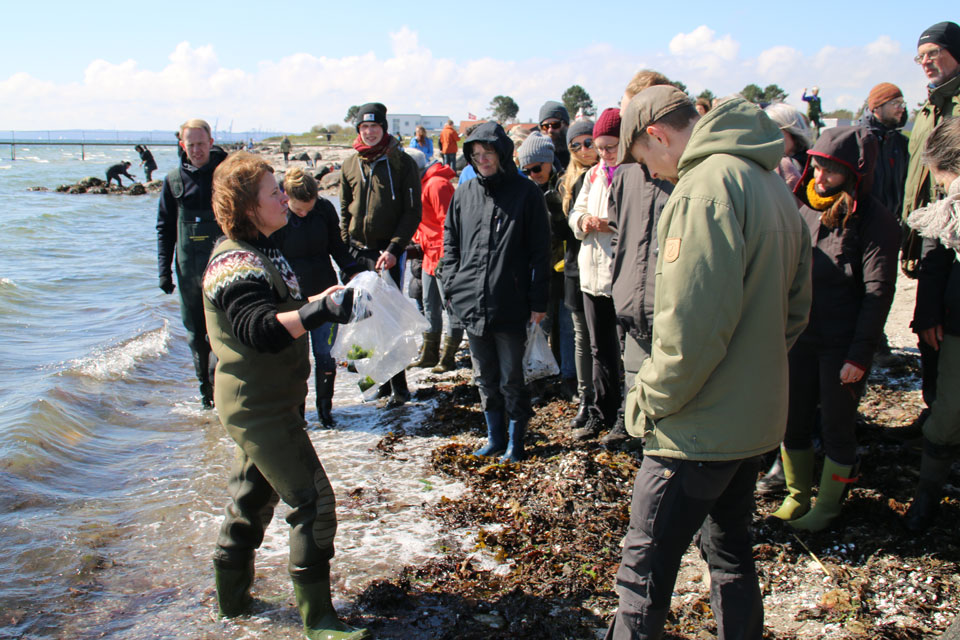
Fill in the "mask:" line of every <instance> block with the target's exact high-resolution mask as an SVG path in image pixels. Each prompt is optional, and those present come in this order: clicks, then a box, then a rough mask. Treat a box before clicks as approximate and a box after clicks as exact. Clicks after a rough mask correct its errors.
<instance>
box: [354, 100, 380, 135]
mask: <svg viewBox="0 0 960 640" xmlns="http://www.w3.org/2000/svg"><path fill="white" fill-rule="evenodd" d="M364 122H373V123H375V124H378V125H380V126H381V127H383V132H384V133H386V132H387V108H386V107H385V106H383V105H382V104H380V103H379V102H368V103H367V104H365V105H363V106H361V107H360V110H359V111H357V132H359V131H360V125H361V124H363V123H364Z"/></svg>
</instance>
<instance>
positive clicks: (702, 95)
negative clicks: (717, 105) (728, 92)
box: [697, 89, 717, 102]
mask: <svg viewBox="0 0 960 640" xmlns="http://www.w3.org/2000/svg"><path fill="white" fill-rule="evenodd" d="M716 97H717V96H715V95H713V91H710V89H704V90H703V91H701V92H700V95H698V96H697V100H699V99H700V98H703V99H704V100H708V101H710V102H713V99H714V98H716Z"/></svg>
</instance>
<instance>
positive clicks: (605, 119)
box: [593, 107, 620, 138]
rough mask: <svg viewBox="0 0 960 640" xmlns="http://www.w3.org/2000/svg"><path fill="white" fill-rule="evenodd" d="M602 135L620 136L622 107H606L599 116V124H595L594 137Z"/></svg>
mask: <svg viewBox="0 0 960 640" xmlns="http://www.w3.org/2000/svg"><path fill="white" fill-rule="evenodd" d="M600 136H613V137H614V138H619V137H620V109H618V108H616V107H611V108H610V109H604V110H603V113H601V114H600V117H599V118H597V124H595V125H593V137H594V138H599V137H600Z"/></svg>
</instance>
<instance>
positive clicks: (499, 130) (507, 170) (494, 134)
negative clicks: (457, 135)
mask: <svg viewBox="0 0 960 640" xmlns="http://www.w3.org/2000/svg"><path fill="white" fill-rule="evenodd" d="M477 142H483V143H485V144H489V145H491V146H492V147H493V148H494V149H496V151H497V156H499V158H500V171H499V172H498V173H497V174H496V175H508V176H512V175H516V174H517V166H516V165H515V164H514V163H513V140H511V139H510V136H508V135H507V132H506V131H504V130H503V127H501V126H500V125H499V124H497V123H496V122H484V123H483V124H481V125H480V126H479V127H477V128H476V129H474V130H473V133H471V134H470V136H469V137H468V138H467V140H466V142H464V143H463V155H464V156H465V157H466V158H467V161H468V162H469V163H470V166H471V167H473V170H474V171H477V165H476V164H474V162H473V145H474V144H476V143H477ZM477 177H478V178H480V180H481V181H482V182H489V181H490V178H495V177H496V176H490V178H486V179H485V178H484V177H483V176H481V175H480V172H479V171H477Z"/></svg>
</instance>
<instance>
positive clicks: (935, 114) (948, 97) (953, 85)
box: [901, 75, 960, 277]
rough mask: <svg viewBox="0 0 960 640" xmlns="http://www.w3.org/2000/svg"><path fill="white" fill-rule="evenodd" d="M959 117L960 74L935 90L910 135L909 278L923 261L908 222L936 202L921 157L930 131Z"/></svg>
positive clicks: (905, 201)
mask: <svg viewBox="0 0 960 640" xmlns="http://www.w3.org/2000/svg"><path fill="white" fill-rule="evenodd" d="M957 115H960V75H956V76H954V77H953V78H952V79H950V80H947V81H946V82H944V83H943V84H942V85H940V86H939V87H937V88H936V89H932V90H931V91H930V94H929V98H928V99H927V101H926V102H925V103H924V105H923V107H922V108H921V109H920V111H919V112H917V118H916V120H914V123H913V129H912V130H911V132H910V146H909V149H910V159H909V160H908V161H907V182H906V186H905V187H904V192H903V213H902V215H901V218H902V220H903V221H904V230H903V231H904V233H903V256H902V257H901V263H902V265H903V270H904V273H906V274H907V275H909V276H910V277H916V275H917V273H916V272H917V267H918V265H917V263H918V261H919V259H920V245H921V238H920V237H919V236H918V235H917V234H916V232H914V231H913V230H912V229H910V228H909V227H906V226H905V225H906V219H907V216H909V215H910V214H911V213H913V211H914V210H916V209H919V208H920V207H925V206H927V205H928V204H930V203H931V202H933V201H934V200H936V199H937V198H936V196H935V195H934V187H935V186H936V185H935V184H934V181H933V180H932V179H931V177H930V169H928V168H927V167H926V166H925V165H924V164H923V162H922V161H921V158H920V155H921V153H922V152H923V147H924V145H925V144H926V143H927V138H928V137H929V136H930V132H931V131H933V128H934V127H936V126H937V125H938V124H940V122H941V121H942V120H943V119H944V118H949V117H951V116H957Z"/></svg>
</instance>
